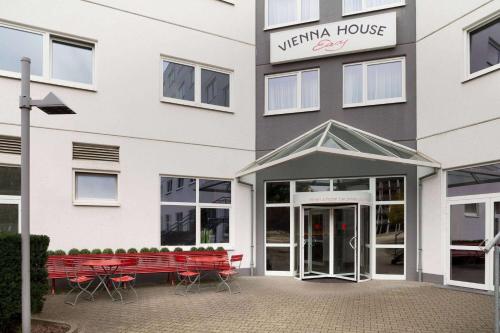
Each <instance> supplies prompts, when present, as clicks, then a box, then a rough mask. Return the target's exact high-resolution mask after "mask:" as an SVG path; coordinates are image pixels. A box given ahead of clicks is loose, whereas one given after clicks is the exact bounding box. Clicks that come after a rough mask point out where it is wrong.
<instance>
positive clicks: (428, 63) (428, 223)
mask: <svg viewBox="0 0 500 333" xmlns="http://www.w3.org/2000/svg"><path fill="white" fill-rule="evenodd" d="M498 11H500V0H471V1H462V0H460V1H457V0H443V1H431V0H419V1H417V138H418V141H417V145H418V150H419V151H421V152H423V153H424V154H426V155H428V156H430V157H432V158H434V159H436V160H437V161H439V162H440V163H441V164H442V167H443V169H448V168H456V167H462V166H467V165H471V164H481V163H489V162H493V161H498V160H500V150H499V149H498V145H497V144H496V143H497V142H499V140H500V111H499V110H500V93H499V87H500V71H494V72H490V73H487V74H485V75H483V76H480V77H477V78H475V79H472V80H466V66H467V64H466V61H467V55H466V49H467V45H466V41H465V29H467V28H468V27H470V26H471V25H473V24H475V23H477V22H479V21H481V20H483V19H484V18H486V17H489V16H490V15H492V14H493V13H496V12H498ZM445 177H446V173H445V172H442V173H440V174H439V176H437V177H433V178H432V179H428V180H426V181H425V182H424V185H423V190H422V191H423V202H422V207H423V213H422V223H423V269H424V273H429V274H436V275H444V274H445V271H446V270H447V268H446V267H445V266H444V265H445V264H444V263H445V262H446V260H445V256H447V255H448V253H447V252H446V244H447V243H448V242H449V240H448V239H445V238H444V235H445V234H446V229H447V228H448V224H449V221H448V216H447V214H446V179H445Z"/></svg>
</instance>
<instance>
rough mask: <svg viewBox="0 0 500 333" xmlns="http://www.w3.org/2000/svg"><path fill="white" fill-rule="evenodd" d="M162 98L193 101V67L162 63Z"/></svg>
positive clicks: (168, 62)
mask: <svg viewBox="0 0 500 333" xmlns="http://www.w3.org/2000/svg"><path fill="white" fill-rule="evenodd" d="M163 96H164V97H168V98H175V99H181V100H185V101H194V67H193V66H188V65H183V64H177V63H175V62H171V61H164V62H163Z"/></svg>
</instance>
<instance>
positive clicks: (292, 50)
mask: <svg viewBox="0 0 500 333" xmlns="http://www.w3.org/2000/svg"><path fill="white" fill-rule="evenodd" d="M395 45H396V13H387V14H381V15H373V16H368V17H363V18H359V19H354V20H345V21H340V22H333V23H328V24H322V25H316V26H309V27H305V28H299V29H294V30H285V31H280V32H274V33H271V63H280V62H287V61H295V60H302V59H310V58H318V57H329V56H333V55H339V54H345V53H352V52H361V51H369V50H376V49H382V48H388V47H393V46H395Z"/></svg>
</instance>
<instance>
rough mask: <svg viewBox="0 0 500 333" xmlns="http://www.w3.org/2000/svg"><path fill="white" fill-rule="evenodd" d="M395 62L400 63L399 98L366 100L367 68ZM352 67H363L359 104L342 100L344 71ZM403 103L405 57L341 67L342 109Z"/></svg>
mask: <svg viewBox="0 0 500 333" xmlns="http://www.w3.org/2000/svg"><path fill="white" fill-rule="evenodd" d="M396 61H400V62H401V97H396V98H382V99H375V100H368V66H370V65H380V64H386V63H390V62H396ZM354 65H362V66H363V100H362V101H361V102H359V103H349V104H346V102H345V100H344V93H345V89H346V87H345V69H346V67H348V66H354ZM405 102H406V57H396V58H388V59H377V60H370V61H362V62H354V63H348V64H344V65H343V67H342V107H343V108H344V109H347V108H355V107H360V106H369V105H381V104H393V103H405Z"/></svg>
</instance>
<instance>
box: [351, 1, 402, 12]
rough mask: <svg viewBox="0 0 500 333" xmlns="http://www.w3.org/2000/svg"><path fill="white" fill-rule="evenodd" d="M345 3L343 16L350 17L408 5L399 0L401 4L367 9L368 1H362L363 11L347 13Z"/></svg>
mask: <svg viewBox="0 0 500 333" xmlns="http://www.w3.org/2000/svg"><path fill="white" fill-rule="evenodd" d="M344 1H345V0H342V16H350V15H356V14H361V13H367V12H374V11H377V10H383V9H389V8H395V7H403V6H405V5H406V0H399V3H393V4H390V5H383V6H375V7H367V5H366V0H361V1H362V5H361V10H358V11H355V12H346V11H345V5H344V4H345V2H344Z"/></svg>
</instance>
